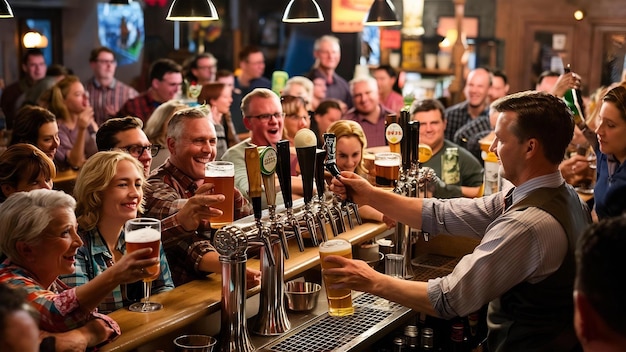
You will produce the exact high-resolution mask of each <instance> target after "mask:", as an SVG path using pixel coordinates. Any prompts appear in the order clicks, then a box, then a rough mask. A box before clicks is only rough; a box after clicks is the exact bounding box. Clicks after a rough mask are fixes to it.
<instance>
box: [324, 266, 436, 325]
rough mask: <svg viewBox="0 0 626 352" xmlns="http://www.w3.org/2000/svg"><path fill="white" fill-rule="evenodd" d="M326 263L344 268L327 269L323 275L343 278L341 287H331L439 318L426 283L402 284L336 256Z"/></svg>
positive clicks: (406, 282)
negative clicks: (359, 293) (348, 290)
mask: <svg viewBox="0 0 626 352" xmlns="http://www.w3.org/2000/svg"><path fill="white" fill-rule="evenodd" d="M324 260H326V261H327V262H332V263H337V264H339V265H341V267H339V268H333V269H325V270H324V272H323V274H324V275H335V276H337V277H339V278H338V281H337V283H336V284H334V285H332V286H331V287H334V288H340V287H341V288H344V287H348V288H351V289H354V290H357V291H363V292H369V293H372V294H374V295H376V296H379V297H383V298H386V299H388V300H390V301H394V302H397V303H399V304H401V305H403V306H405V307H409V308H411V309H413V310H415V311H417V312H422V313H426V314H428V315H431V316H434V317H437V316H439V313H437V312H436V311H435V309H434V308H433V306H432V304H431V303H430V300H429V299H428V283H426V282H422V281H408V280H401V279H397V278H394V277H391V276H388V275H385V274H381V273H379V272H377V271H375V270H373V269H372V268H370V267H369V265H368V264H367V263H365V262H364V261H361V260H350V259H346V258H344V257H340V256H336V255H331V256H328V257H326V258H325V259H324Z"/></svg>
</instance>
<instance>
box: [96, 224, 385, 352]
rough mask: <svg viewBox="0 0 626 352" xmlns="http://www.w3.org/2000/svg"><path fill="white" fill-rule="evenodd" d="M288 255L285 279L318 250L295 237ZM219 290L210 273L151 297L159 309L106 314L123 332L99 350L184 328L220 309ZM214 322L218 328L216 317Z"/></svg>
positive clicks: (361, 230) (309, 264)
mask: <svg viewBox="0 0 626 352" xmlns="http://www.w3.org/2000/svg"><path fill="white" fill-rule="evenodd" d="M386 231H387V227H386V225H385V224H383V223H374V222H364V223H363V225H360V226H356V227H355V228H354V229H352V230H349V231H346V232H344V233H342V234H340V235H339V236H337V237H338V238H344V239H346V240H348V241H350V242H351V243H352V244H353V245H354V244H358V243H361V242H364V241H366V240H369V239H372V238H374V237H376V236H379V235H383V234H384V233H385V232H386ZM390 233H391V232H390ZM289 254H290V259H287V260H285V280H290V279H293V278H296V277H298V276H299V275H301V274H302V273H304V272H305V271H307V270H309V269H312V268H314V267H316V266H317V265H318V264H319V251H318V249H317V248H316V247H306V248H305V251H304V252H300V251H299V250H298V246H297V244H296V243H295V240H294V239H290V240H289ZM248 266H249V267H251V268H257V269H258V268H259V260H258V259H257V258H253V259H249V261H248ZM259 290H260V286H257V287H254V288H252V289H249V290H248V292H247V295H248V297H251V296H253V295H255V294H257V293H258V292H259ZM221 293H222V281H221V275H219V274H211V275H208V277H207V279H206V280H195V281H192V282H189V283H187V284H185V285H182V286H179V287H176V288H175V289H173V290H171V291H169V292H164V293H160V294H156V295H154V296H152V297H151V300H153V301H155V302H159V303H161V304H163V309H161V310H159V311H156V312H151V313H137V312H131V311H129V310H128V309H126V308H123V309H120V310H117V311H115V312H112V313H111V314H109V316H110V317H111V318H113V319H115V321H117V322H118V324H119V325H120V327H121V329H122V335H121V336H119V337H118V338H117V339H116V340H114V341H113V342H111V343H109V344H107V345H105V346H103V347H102V349H101V350H102V351H130V350H133V349H136V348H139V347H141V346H144V345H147V344H148V343H149V342H151V341H153V340H156V339H158V338H160V337H164V336H166V335H168V334H171V333H172V332H174V331H177V330H180V329H183V328H185V327H186V326H188V325H190V324H193V323H194V322H196V321H198V320H199V319H201V318H203V317H206V316H208V315H209V314H212V313H216V312H219V310H220V300H221ZM215 324H216V325H217V327H218V328H219V325H220V322H219V319H218V320H216V322H215ZM165 349H166V350H167V348H165Z"/></svg>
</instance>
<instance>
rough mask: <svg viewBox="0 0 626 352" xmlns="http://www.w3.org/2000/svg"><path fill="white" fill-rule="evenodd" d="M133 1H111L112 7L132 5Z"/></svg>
mask: <svg viewBox="0 0 626 352" xmlns="http://www.w3.org/2000/svg"><path fill="white" fill-rule="evenodd" d="M132 3H133V0H109V4H110V5H130V4H132Z"/></svg>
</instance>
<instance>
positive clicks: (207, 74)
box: [183, 52, 217, 85]
mask: <svg viewBox="0 0 626 352" xmlns="http://www.w3.org/2000/svg"><path fill="white" fill-rule="evenodd" d="M183 70H184V71H185V79H186V80H187V81H188V82H189V83H192V82H196V84H199V85H205V84H207V83H211V82H215V74H216V73H217V59H216V58H215V56H213V54H211V53H206V52H205V53H201V54H197V55H194V56H192V57H191V58H190V59H189V60H188V61H187V62H186V63H185V65H184V67H183Z"/></svg>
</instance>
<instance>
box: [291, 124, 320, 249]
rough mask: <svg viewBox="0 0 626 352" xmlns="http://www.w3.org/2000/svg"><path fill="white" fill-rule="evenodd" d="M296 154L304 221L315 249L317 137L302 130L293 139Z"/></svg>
mask: <svg viewBox="0 0 626 352" xmlns="http://www.w3.org/2000/svg"><path fill="white" fill-rule="evenodd" d="M294 142H295V144H296V154H297V156H298V164H299V165H300V171H301V177H302V190H303V193H304V221H305V223H306V227H307V230H308V231H309V234H310V235H311V241H312V242H313V245H314V246H315V247H317V246H319V241H318V239H317V232H316V231H315V216H314V215H313V211H312V209H311V201H312V200H313V178H314V177H313V175H314V173H315V151H316V149H317V137H316V136H315V133H314V132H313V131H311V130H310V129H308V128H303V129H301V130H299V131H298V132H297V133H296V136H295V137H294Z"/></svg>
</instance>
